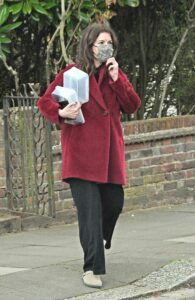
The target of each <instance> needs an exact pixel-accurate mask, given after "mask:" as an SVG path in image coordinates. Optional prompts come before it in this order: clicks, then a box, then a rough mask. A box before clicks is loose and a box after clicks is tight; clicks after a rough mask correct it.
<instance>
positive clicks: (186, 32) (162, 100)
mask: <svg viewBox="0 0 195 300" xmlns="http://www.w3.org/2000/svg"><path fill="white" fill-rule="evenodd" d="M194 7H195V0H194V1H193V4H192V6H191V8H190V10H189V11H188V12H187V15H188V17H189V14H190V13H191V12H192V10H193V9H194ZM191 28H192V26H188V28H187V29H186V30H185V31H184V33H183V35H182V37H181V40H180V42H179V46H178V48H177V50H176V51H175V54H174V56H173V59H172V62H171V64H170V66H169V69H168V72H167V75H166V77H165V79H164V82H165V83H164V88H163V92H162V97H161V100H160V106H159V112H158V117H159V118H160V117H161V116H162V108H163V104H164V100H165V96H166V93H167V88H168V85H169V79H170V76H171V73H172V71H173V68H174V65H175V62H176V60H177V57H178V55H179V52H180V50H181V48H182V46H183V44H184V43H185V41H186V37H187V35H188V33H189V30H190V29H191Z"/></svg>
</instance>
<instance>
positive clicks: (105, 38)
mask: <svg viewBox="0 0 195 300" xmlns="http://www.w3.org/2000/svg"><path fill="white" fill-rule="evenodd" d="M101 45H105V47H107V46H106V45H109V46H108V49H103V52H105V55H104V53H103V58H100V57H99V54H100V53H99V52H100V48H101ZM111 49H112V38H111V35H110V33H108V32H101V33H100V34H99V36H98V37H97V39H96V40H95V42H94V44H93V47H92V50H93V54H94V63H95V65H97V64H98V65H100V64H101V63H102V62H103V61H106V60H107V59H108V58H109V57H111V56H112V55H111V56H109V54H107V53H111V54H112V53H113V51H112V50H113V49H112V50H111ZM101 51H102V50H101ZM107 55H108V56H109V57H107ZM104 57H105V58H104ZM106 58H107V59H106Z"/></svg>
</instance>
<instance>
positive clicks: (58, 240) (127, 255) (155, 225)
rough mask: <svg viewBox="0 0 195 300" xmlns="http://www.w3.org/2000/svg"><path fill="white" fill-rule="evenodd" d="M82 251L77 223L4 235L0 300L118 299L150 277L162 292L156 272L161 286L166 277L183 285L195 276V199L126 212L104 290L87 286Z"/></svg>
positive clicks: (108, 255) (0, 246) (116, 236)
mask: <svg viewBox="0 0 195 300" xmlns="http://www.w3.org/2000/svg"><path fill="white" fill-rule="evenodd" d="M82 256H83V255H82V250H81V248H80V244H79V238H78V228H77V224H73V225H65V226H61V225H59V226H53V227H50V228H47V229H39V230H34V231H28V232H20V233H9V234H5V235H1V236H0V300H32V299H33V300H64V299H69V298H72V299H78V300H79V299H86V300H87V299H94V300H95V299H105V300H108V299H112V300H114V299H120V296H119V294H120V293H121V297H122V294H123V292H124V293H125V291H126V293H128V292H130V290H131V289H132V290H135V286H137V287H138V290H139V291H140V293H141V291H142V289H143V285H144V284H145V282H147V281H148V280H149V281H150V282H149V283H148V282H147V284H146V285H147V286H146V287H149V288H150V291H152V289H153V290H154V291H157V290H155V287H156V284H157V283H156V282H154V281H155V280H156V279H155V278H156V277H158V278H160V279H159V281H160V284H161V285H163V283H162V282H163V280H162V278H164V280H165V281H166V282H169V283H170V282H174V283H173V286H174V285H175V286H177V283H178V284H182V282H185V281H186V280H189V278H193V276H195V203H193V204H185V205H178V206H172V207H166V208H156V209H148V210H139V211H132V212H130V213H125V214H123V215H121V217H120V220H119V222H118V225H117V228H116V230H115V233H114V237H113V242H112V248H111V249H110V250H106V262H107V275H106V276H102V279H103V284H104V285H103V288H102V289H101V290H97V289H90V288H87V287H85V286H84V285H83V283H82V280H81V275H82V263H83V258H82ZM165 265H168V266H166V267H165V268H162V267H163V266H165ZM158 270H159V271H158ZM167 270H168V271H167ZM174 270H177V272H178V273H177V274H176V273H175V272H176V271H174ZM155 271H157V273H152V272H155ZM158 272H160V273H158ZM159 274H161V275H159ZM147 275H148V276H147ZM159 276H162V278H161V277H159ZM169 276H170V278H169ZM174 276H175V278H174ZM143 277H144V278H143ZM141 278H143V279H141ZM151 287H152V289H151ZM170 288H171V286H169V287H167V288H166V287H165V286H162V287H161V290H162V291H166V290H168V289H170ZM159 290H160V289H159ZM92 293H93V295H92ZM109 295H110V297H111V298H108V297H109ZM143 295H147V292H146V291H144V292H143ZM133 297H134V296H133V294H132V297H131V295H127V296H126V298H125V296H124V294H123V297H122V298H121V299H135V297H134V298H133ZM140 297H141V296H140ZM137 299H138V298H137ZM140 299H143V298H140ZM144 299H145V298H144ZM148 299H150V298H148ZM151 299H155V298H151ZM156 299H158V298H156ZM159 299H160V298H159ZM162 299H163V298H162ZM165 299H171V298H165ZM173 299H176V298H173ZM178 299H179V298H178ZM184 299H185V298H184ZM186 299H188V298H186ZM189 299H195V296H194V298H189Z"/></svg>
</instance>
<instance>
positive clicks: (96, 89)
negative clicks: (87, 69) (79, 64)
mask: <svg viewBox="0 0 195 300" xmlns="http://www.w3.org/2000/svg"><path fill="white" fill-rule="evenodd" d="M105 72H106V65H105V64H104V65H103V66H102V68H101V69H100V73H99V79H98V82H97V81H96V78H95V76H94V75H93V74H92V75H91V76H90V78H89V84H90V95H91V96H92V97H93V98H94V99H95V100H96V101H97V103H98V104H99V105H100V106H101V107H102V108H103V109H105V110H106V109H107V108H106V104H105V102H104V99H103V95H102V93H101V83H102V81H103V79H104V76H105Z"/></svg>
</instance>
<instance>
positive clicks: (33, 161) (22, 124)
mask: <svg viewBox="0 0 195 300" xmlns="http://www.w3.org/2000/svg"><path fill="white" fill-rule="evenodd" d="M27 90H28V91H27ZM32 91H33V89H32V88H31V86H30V85H27V86H23V91H22V93H20V94H19V95H18V94H17V95H14V93H12V95H10V96H6V97H5V98H4V99H3V115H4V139H5V163H6V185H7V200H8V209H9V210H12V211H20V212H27V213H30V214H39V215H49V216H52V217H54V216H55V200H54V184H53V168H52V145H51V125H50V124H49V123H48V122H47V121H45V119H44V118H43V117H42V116H41V115H40V113H39V111H38V108H37V106H36V101H37V97H36V96H34V95H35V93H33V92H32Z"/></svg>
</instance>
